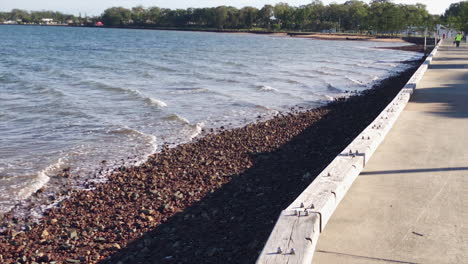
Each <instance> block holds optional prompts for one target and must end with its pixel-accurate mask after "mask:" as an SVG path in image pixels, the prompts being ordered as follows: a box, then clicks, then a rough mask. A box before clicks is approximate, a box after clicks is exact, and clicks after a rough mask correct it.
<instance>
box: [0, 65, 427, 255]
mask: <svg viewBox="0 0 468 264" xmlns="http://www.w3.org/2000/svg"><path fill="white" fill-rule="evenodd" d="M419 63H421V62H418V63H417V65H415V66H414V67H412V68H411V69H410V70H407V71H405V72H402V73H401V74H400V75H398V76H394V77H391V78H388V79H386V80H384V81H382V82H381V83H380V84H379V85H376V86H375V87H374V88H373V89H370V90H368V91H365V92H364V93H362V94H360V95H355V96H352V97H350V98H349V99H346V100H337V101H336V102H333V103H330V104H329V105H328V106H325V107H321V108H318V109H313V110H309V111H305V112H299V111H293V113H290V114H285V115H279V116H277V117H275V118H273V119H271V120H269V121H265V122H258V123H256V124H250V125H247V126H245V127H243V128H239V129H234V130H229V131H220V132H219V133H216V134H209V135H207V136H205V137H203V138H201V139H199V140H198V141H196V142H194V143H189V144H184V145H180V146H178V147H176V148H173V149H165V150H164V151H163V152H161V153H158V154H155V155H153V156H152V157H151V158H150V159H149V161H148V162H146V163H145V164H143V165H141V166H139V167H130V168H125V167H122V168H120V171H119V172H114V173H112V174H111V175H109V182H108V183H105V184H100V185H97V186H95V187H96V188H95V190H93V191H75V192H74V193H73V194H72V195H71V197H70V198H69V199H67V200H65V201H64V202H62V203H61V204H60V206H59V207H57V208H54V209H51V210H49V211H47V212H46V214H45V216H44V217H43V219H42V220H41V222H40V223H38V224H28V225H24V226H23V227H24V228H25V231H22V232H17V231H15V227H16V226H15V224H14V223H15V219H14V218H13V217H12V216H11V215H6V217H5V219H4V224H3V226H8V228H7V230H6V231H5V232H2V233H0V263H15V262H18V263H34V262H36V263H52V261H56V263H97V262H101V263H253V262H255V260H256V258H257V256H258V254H259V251H261V249H262V247H263V245H264V243H265V242H266V240H267V238H268V236H269V234H270V232H271V230H272V229H273V226H274V224H275V222H276V220H277V217H278V216H279V213H280V212H281V210H282V209H284V208H285V207H286V206H287V205H288V204H289V203H291V202H292V201H293V200H294V199H295V198H296V197H297V196H298V195H299V194H300V193H301V192H302V191H303V190H304V189H305V188H306V186H308V184H310V182H311V181H312V180H313V179H314V178H315V175H317V174H318V173H319V172H320V171H322V170H323V168H325V167H326V166H327V165H328V164H329V162H330V161H331V160H333V158H334V157H335V156H336V155H337V154H338V153H339V152H340V151H341V150H342V149H343V148H345V147H346V145H347V144H349V143H350V142H351V141H352V140H353V139H354V138H355V137H356V136H357V135H358V134H359V133H360V132H361V131H362V130H363V129H364V128H365V127H366V126H367V125H368V124H369V123H370V122H371V121H372V120H373V119H374V118H375V117H376V116H377V115H378V114H379V113H380V112H381V111H382V110H383V109H384V108H385V106H386V105H387V104H388V103H389V102H390V101H391V100H392V99H393V98H394V96H395V95H396V94H397V93H398V92H399V91H400V89H401V88H402V87H403V86H404V84H405V83H406V82H407V81H408V79H409V78H410V77H411V75H412V74H413V73H414V71H415V70H416V69H417V67H418V66H419Z"/></svg>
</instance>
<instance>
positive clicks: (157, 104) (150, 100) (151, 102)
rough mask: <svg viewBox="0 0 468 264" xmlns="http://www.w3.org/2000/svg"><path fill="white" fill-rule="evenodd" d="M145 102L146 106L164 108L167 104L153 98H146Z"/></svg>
mask: <svg viewBox="0 0 468 264" xmlns="http://www.w3.org/2000/svg"><path fill="white" fill-rule="evenodd" d="M145 101H146V102H147V103H148V104H151V105H155V106H157V107H166V106H167V104H166V103H165V102H164V101H161V100H158V99H155V98H151V97H147V98H146V99H145Z"/></svg>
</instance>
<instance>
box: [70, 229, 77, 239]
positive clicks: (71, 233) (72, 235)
mask: <svg viewBox="0 0 468 264" xmlns="http://www.w3.org/2000/svg"><path fill="white" fill-rule="evenodd" d="M69 237H70V239H78V233H77V232H76V230H73V231H71V232H70V234H69Z"/></svg>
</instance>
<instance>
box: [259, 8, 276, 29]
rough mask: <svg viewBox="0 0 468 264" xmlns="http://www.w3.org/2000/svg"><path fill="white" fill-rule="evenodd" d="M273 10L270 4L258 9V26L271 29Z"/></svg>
mask: <svg viewBox="0 0 468 264" xmlns="http://www.w3.org/2000/svg"><path fill="white" fill-rule="evenodd" d="M274 15H275V12H274V7H273V6H272V5H265V6H263V8H262V9H260V11H258V22H259V24H260V26H262V27H264V28H266V29H271V19H272V18H274Z"/></svg>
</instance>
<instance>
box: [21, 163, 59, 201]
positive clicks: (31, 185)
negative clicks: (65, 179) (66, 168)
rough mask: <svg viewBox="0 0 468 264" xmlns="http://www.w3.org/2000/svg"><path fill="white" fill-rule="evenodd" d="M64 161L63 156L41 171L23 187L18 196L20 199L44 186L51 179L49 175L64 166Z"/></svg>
mask: <svg viewBox="0 0 468 264" xmlns="http://www.w3.org/2000/svg"><path fill="white" fill-rule="evenodd" d="M63 165H64V162H63V160H62V159H61V158H59V159H58V160H57V162H55V163H53V164H51V165H49V166H48V167H46V168H45V169H43V170H41V171H39V172H38V173H37V174H36V175H35V176H36V177H34V178H33V179H31V180H30V181H29V182H28V183H27V184H26V185H25V186H24V187H23V188H21V189H20V190H19V191H18V192H17V194H16V196H17V197H18V199H21V200H24V199H27V198H28V197H30V196H31V195H32V194H34V193H36V192H37V191H38V190H39V189H41V188H42V187H44V186H45V185H46V184H47V183H48V182H49V180H50V177H49V175H54V174H56V173H57V172H58V171H59V170H60V169H62V168H63Z"/></svg>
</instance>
